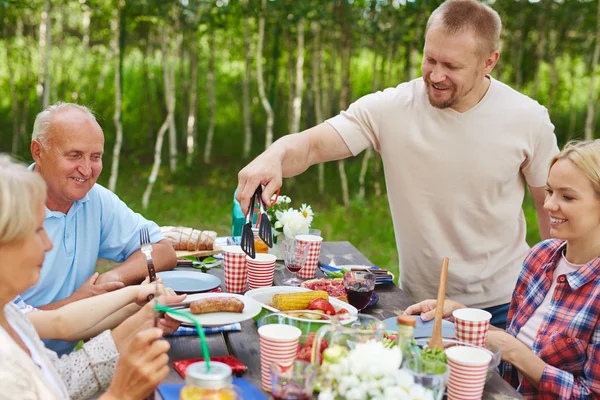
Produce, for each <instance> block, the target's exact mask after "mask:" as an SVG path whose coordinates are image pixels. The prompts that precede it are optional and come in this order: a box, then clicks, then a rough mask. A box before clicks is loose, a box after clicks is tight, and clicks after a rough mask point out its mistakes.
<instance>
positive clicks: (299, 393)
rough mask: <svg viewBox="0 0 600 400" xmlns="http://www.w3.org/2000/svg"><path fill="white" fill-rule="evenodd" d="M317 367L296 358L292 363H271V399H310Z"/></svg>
mask: <svg viewBox="0 0 600 400" xmlns="http://www.w3.org/2000/svg"><path fill="white" fill-rule="evenodd" d="M316 377H317V367H316V366H315V365H312V364H311V363H308V362H306V361H300V360H296V361H294V363H293V364H292V365H289V366H283V365H280V364H278V363H276V362H275V363H273V364H271V390H272V394H273V400H310V399H312V394H313V388H314V385H315V379H316Z"/></svg>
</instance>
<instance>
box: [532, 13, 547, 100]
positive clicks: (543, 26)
mask: <svg viewBox="0 0 600 400" xmlns="http://www.w3.org/2000/svg"><path fill="white" fill-rule="evenodd" d="M542 12H543V11H542ZM547 27H548V23H547V20H546V18H545V16H544V15H543V14H542V16H540V26H539V29H538V34H539V41H538V45H537V48H536V59H537V60H536V63H537V71H536V74H535V79H534V80H533V98H534V99H535V100H537V99H538V98H539V91H540V81H541V78H542V73H541V71H542V64H543V62H544V59H545V58H546V42H547V39H548V38H547Z"/></svg>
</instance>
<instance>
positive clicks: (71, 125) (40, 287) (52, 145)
mask: <svg viewBox="0 0 600 400" xmlns="http://www.w3.org/2000/svg"><path fill="white" fill-rule="evenodd" d="M103 152H104V134H103V133H102V129H101V128H100V125H98V123H97V122H96V118H95V117H94V115H93V114H92V113H91V112H90V110H88V109H87V108H86V107H83V106H80V105H77V104H70V103H58V104H56V105H53V106H50V107H48V108H47V109H46V110H44V111H42V112H40V113H39V114H38V115H37V117H36V119H35V123H34V127H33V134H32V141H31V154H32V156H33V159H34V160H35V163H34V164H33V165H32V166H31V167H30V168H31V169H33V170H35V171H37V172H39V173H40V174H41V175H42V177H43V178H44V180H45V181H46V183H47V185H48V196H47V199H46V219H45V221H44V228H45V229H46V231H47V232H48V235H49V236H50V239H51V240H52V244H53V245H54V247H53V249H52V250H51V251H50V252H48V253H46V258H45V260H44V264H43V268H42V271H41V275H40V280H39V283H38V284H37V285H35V286H34V287H32V288H31V289H29V290H28V291H27V292H25V293H24V294H23V296H22V298H23V300H24V301H25V303H27V304H28V305H31V306H34V307H36V308H39V309H55V308H58V307H61V306H63V305H65V304H67V303H70V302H73V301H76V300H79V299H83V298H86V297H91V296H95V295H98V294H101V293H105V292H109V291H112V290H115V289H119V288H121V287H123V286H125V285H130V284H134V283H140V282H141V281H142V280H143V279H144V278H145V277H146V276H147V275H148V270H147V266H146V259H145V256H144V255H143V254H142V253H141V252H140V251H137V250H139V249H140V243H139V240H140V234H139V232H140V229H141V228H142V227H148V228H149V231H150V240H151V242H152V243H153V245H152V248H153V249H152V258H153V260H154V266H155V268H156V270H157V271H163V270H168V269H172V268H174V267H175V264H176V256H175V251H174V250H173V247H172V246H171V245H170V244H169V243H167V242H166V241H165V240H164V237H163V236H162V234H161V233H160V229H159V227H158V226H157V225H156V224H155V223H154V222H152V221H149V220H147V219H145V218H144V217H142V216H141V215H140V214H138V213H135V212H133V211H132V210H131V209H130V208H129V207H127V205H126V204H125V203H124V202H123V201H121V200H120V199H119V198H118V197H117V196H116V195H115V194H114V193H112V192H111V191H109V190H107V189H105V188H104V187H102V186H101V185H98V184H97V183H96V180H97V179H98V176H99V175H100V172H102V154H103ZM98 258H105V259H108V260H112V261H116V262H119V263H121V264H120V265H119V266H117V267H116V268H113V269H112V270H110V271H108V272H105V273H103V274H101V275H98V273H95V272H94V269H95V266H96V261H97V259H98ZM46 344H47V346H48V347H51V348H52V349H53V350H54V351H56V352H58V353H59V354H60V353H66V352H69V351H70V350H72V349H73V347H74V344H71V343H66V342H47V343H46Z"/></svg>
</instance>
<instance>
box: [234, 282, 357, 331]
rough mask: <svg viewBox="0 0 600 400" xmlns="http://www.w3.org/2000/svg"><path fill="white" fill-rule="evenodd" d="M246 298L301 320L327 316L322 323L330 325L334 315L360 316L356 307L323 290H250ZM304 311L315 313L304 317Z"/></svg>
mask: <svg viewBox="0 0 600 400" xmlns="http://www.w3.org/2000/svg"><path fill="white" fill-rule="evenodd" d="M308 293H310V294H308ZM244 296H247V297H250V298H252V299H254V300H256V301H257V302H259V303H260V304H261V306H262V307H263V308H264V309H265V310H267V311H269V312H287V313H289V314H290V315H292V316H294V317H295V318H298V319H300V320H313V321H314V320H315V317H314V316H315V315H317V316H318V314H319V313H321V314H323V315H325V317H323V318H322V321H321V322H323V323H328V322H329V316H332V315H341V314H349V315H350V316H353V315H356V314H358V310H357V309H356V308H355V307H353V306H352V305H350V304H348V303H346V302H344V301H342V300H340V299H337V298H335V297H332V296H330V295H329V294H328V293H327V292H325V291H322V290H319V291H313V290H310V289H308V288H303V287H295V286H270V287H264V288H258V289H252V290H249V291H247V292H246V294H245V295H244ZM302 310H310V311H314V312H313V313H306V315H304V314H303V313H302ZM315 313H316V314H315Z"/></svg>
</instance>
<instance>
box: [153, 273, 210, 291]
mask: <svg viewBox="0 0 600 400" xmlns="http://www.w3.org/2000/svg"><path fill="white" fill-rule="evenodd" d="M156 275H158V276H160V277H161V278H162V281H163V284H164V285H165V286H166V287H169V288H171V289H173V290H174V291H175V293H177V294H183V293H202V292H208V291H209V290H213V289H216V288H218V287H219V286H221V279H219V278H218V277H216V276H214V275H210V274H205V273H204V272H200V271H190V270H174V271H163V272H159V273H157V274H156Z"/></svg>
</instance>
